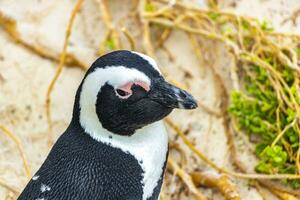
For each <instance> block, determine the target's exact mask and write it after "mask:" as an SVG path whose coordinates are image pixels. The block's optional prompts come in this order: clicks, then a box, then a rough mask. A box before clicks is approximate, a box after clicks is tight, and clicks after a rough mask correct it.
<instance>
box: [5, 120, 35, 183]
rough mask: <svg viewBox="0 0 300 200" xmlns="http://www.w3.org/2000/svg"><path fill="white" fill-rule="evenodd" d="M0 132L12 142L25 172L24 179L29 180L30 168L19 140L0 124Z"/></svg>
mask: <svg viewBox="0 0 300 200" xmlns="http://www.w3.org/2000/svg"><path fill="white" fill-rule="evenodd" d="M0 130H1V131H2V132H3V133H4V134H5V135H6V136H8V137H9V138H10V139H11V140H12V141H14V143H15V144H16V146H17V149H18V151H19V153H20V156H21V158H22V160H23V165H24V171H25V175H26V177H27V178H28V179H29V178H31V172H30V167H29V164H28V161H27V158H26V155H25V152H24V149H23V147H22V143H21V140H20V139H19V138H18V137H17V136H16V134H14V133H12V132H11V131H10V130H9V129H7V128H6V127H5V126H3V125H1V124H0Z"/></svg>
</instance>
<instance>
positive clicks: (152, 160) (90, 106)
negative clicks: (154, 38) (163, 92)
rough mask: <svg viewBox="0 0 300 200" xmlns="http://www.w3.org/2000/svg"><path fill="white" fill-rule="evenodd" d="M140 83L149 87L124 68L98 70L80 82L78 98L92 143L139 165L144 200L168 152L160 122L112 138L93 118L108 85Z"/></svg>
mask: <svg viewBox="0 0 300 200" xmlns="http://www.w3.org/2000/svg"><path fill="white" fill-rule="evenodd" d="M132 80H141V81H145V82H147V81H148V83H149V85H150V80H149V78H148V77H147V76H146V75H145V74H143V73H142V72H140V71H137V70H135V69H129V68H125V67H108V68H104V69H103V68H99V69H96V70H95V71H94V72H92V73H91V74H89V75H88V76H87V77H86V79H85V80H84V82H83V85H82V91H81V94H80V103H79V104H80V124H81V126H82V127H83V128H84V130H85V131H86V132H87V133H88V134H89V135H90V136H91V137H92V138H94V139H95V140H97V141H100V142H103V143H105V144H108V145H111V146H113V147H115V148H119V149H121V150H122V151H124V152H129V153H130V154H131V155H133V156H134V157H135V158H136V160H138V161H142V162H139V164H140V166H141V168H142V169H143V171H144V174H143V180H142V184H143V200H146V199H147V198H148V197H150V196H151V195H152V193H153V190H154V188H155V187H156V186H157V183H158V180H159V179H160V177H161V175H162V173H163V166H164V163H165V161H166V154H167V150H168V135H167V132H166V130H165V127H164V125H163V123H162V122H161V121H159V122H156V123H153V124H150V125H148V126H146V127H144V128H142V129H139V130H137V131H136V133H135V134H133V135H132V136H121V135H116V134H113V135H114V136H113V137H112V138H109V135H112V133H111V132H109V131H108V130H106V129H104V128H103V127H102V125H101V123H100V122H99V118H98V116H97V114H96V106H95V105H96V101H97V94H98V93H99V91H100V90H101V87H102V86H103V85H104V84H105V83H106V82H108V83H109V84H112V85H113V86H119V85H122V84H124V83H126V82H128V81H132Z"/></svg>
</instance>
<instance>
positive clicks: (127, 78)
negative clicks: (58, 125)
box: [19, 51, 197, 200]
mask: <svg viewBox="0 0 300 200" xmlns="http://www.w3.org/2000/svg"><path fill="white" fill-rule="evenodd" d="M196 107H197V104H196V102H195V100H194V99H193V97H192V96H191V95H190V94H188V93H187V92H185V91H183V90H181V89H179V88H177V87H175V86H173V85H171V84H169V83H167V82H166V81H165V80H164V78H163V77H162V75H161V73H160V71H159V69H158V67H157V64H156V63H155V61H154V60H153V59H152V58H150V57H148V56H146V55H144V54H140V53H137V52H131V51H115V52H112V53H109V54H106V55H104V56H102V57H100V58H99V59H97V60H96V61H95V62H94V63H93V65H92V66H91V67H90V69H89V70H88V71H87V73H86V75H85V77H84V79H83V81H82V83H81V84H80V86H79V88H78V90H77V93H76V97H75V103H74V109H73V117H72V121H71V123H70V125H69V127H68V128H67V130H66V131H65V132H64V133H63V134H62V136H61V137H60V138H59V139H58V141H57V142H56V143H55V145H54V146H53V148H52V150H51V152H50V153H49V155H48V157H47V159H46V160H45V162H44V163H43V165H42V166H41V168H40V169H39V170H38V171H37V172H36V174H35V176H34V177H33V178H32V179H31V180H30V182H29V183H28V185H27V186H26V187H25V189H24V191H23V192H22V193H21V195H20V197H19V200H74V199H79V200H81V199H82V200H83V199H84V200H89V199H93V200H94V199H95V200H100V199H101V200H102V199H103V200H157V199H158V197H159V193H160V188H161V184H162V180H163V174H164V169H165V165H166V160H167V154H168V137H167V132H166V130H165V127H164V125H163V124H162V122H161V121H160V120H161V119H163V118H164V117H165V116H167V115H168V114H169V113H170V112H171V111H172V110H173V109H174V108H185V109H193V108H196Z"/></svg>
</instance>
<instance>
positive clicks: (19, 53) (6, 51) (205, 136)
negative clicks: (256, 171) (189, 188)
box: [0, 0, 300, 200]
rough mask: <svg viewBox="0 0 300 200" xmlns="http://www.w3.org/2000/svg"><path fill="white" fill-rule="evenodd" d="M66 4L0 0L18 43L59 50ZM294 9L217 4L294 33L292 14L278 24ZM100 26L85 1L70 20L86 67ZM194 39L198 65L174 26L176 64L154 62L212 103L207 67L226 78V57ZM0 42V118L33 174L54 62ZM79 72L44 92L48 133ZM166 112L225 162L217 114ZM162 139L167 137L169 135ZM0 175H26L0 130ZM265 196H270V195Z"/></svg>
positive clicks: (62, 113)
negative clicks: (48, 109)
mask: <svg viewBox="0 0 300 200" xmlns="http://www.w3.org/2000/svg"><path fill="white" fill-rule="evenodd" d="M74 2H75V1H61V0H53V1H46V0H27V1H18V2H17V1H13V0H1V1H0V11H1V12H3V13H5V14H6V15H8V16H10V17H11V18H13V19H15V20H16V21H17V22H18V25H17V28H18V31H19V32H20V33H21V35H22V38H24V39H25V40H26V41H28V42H30V43H32V44H38V45H40V46H43V48H44V49H46V50H47V51H49V52H52V53H53V54H58V52H59V51H60V50H61V48H62V44H63V38H64V32H65V27H66V23H67V20H68V17H69V13H70V11H71V9H72V6H73V5H74ZM126 2H130V1H126ZM122 3H123V1H122ZM123 5H124V4H123ZM123 5H121V4H120V3H119V2H118V1H116V0H114V1H112V6H111V9H112V10H113V12H112V13H114V14H115V16H117V14H118V16H117V17H119V15H122V13H123V12H124V9H123V7H124V6H123ZM199 5H200V6H205V3H204V2H203V1H199ZM299 7H300V0H293V1H289V0H286V1H283V0H278V1H277V0H251V1H247V0H238V1H229V0H228V1H222V8H223V9H225V10H228V11H234V12H236V13H239V14H241V15H248V16H253V17H258V18H259V19H265V20H267V21H269V22H270V23H271V24H272V25H273V26H274V27H275V30H278V31H284V32H292V33H300V17H299V18H298V20H297V21H296V23H298V24H296V25H294V24H293V23H292V22H290V21H289V22H286V23H283V21H284V19H286V18H287V17H289V16H290V15H291V13H292V12H293V11H294V10H295V9H297V8H299ZM120 10H122V11H123V12H120ZM125 12H126V9H125ZM104 32H105V29H104V28H103V24H102V22H101V13H100V12H99V6H98V5H97V3H96V2H95V1H86V2H85V3H84V6H83V8H82V10H81V12H80V13H79V15H78V17H77V19H76V23H75V27H74V31H73V34H72V37H71V42H70V47H69V51H70V52H71V53H73V54H74V55H76V56H77V57H78V58H80V60H81V61H82V62H83V63H85V64H86V65H90V64H91V63H92V62H93V61H94V59H95V58H96V57H97V55H96V50H97V49H98V44H99V42H100V41H101V38H103V36H104ZM202 43H203V47H204V48H202V49H205V51H203V52H202V53H203V55H204V59H203V62H201V63H200V62H199V61H197V59H196V57H195V56H194V52H193V49H192V47H191V46H190V44H189V42H188V38H187V36H186V35H184V34H183V33H181V32H175V33H174V34H172V36H171V37H170V38H169V39H168V41H167V46H168V47H169V48H170V49H171V52H172V54H173V55H175V63H176V65H170V62H169V61H168V59H167V58H166V55H165V54H164V53H163V52H158V53H157V57H158V58H159V64H160V66H163V67H164V68H165V70H166V71H167V72H168V74H169V76H170V77H172V78H174V79H176V80H177V81H179V82H182V83H183V84H184V85H185V86H186V87H187V88H189V91H190V92H191V93H192V94H194V95H195V96H196V97H197V99H199V100H200V101H201V102H203V103H204V104H205V105H206V106H208V107H210V108H212V109H214V108H215V107H217V105H218V103H220V102H219V100H218V99H217V98H216V91H215V85H214V82H215V80H214V79H213V76H212V72H211V67H216V68H217V69H219V70H220V73H223V74H222V75H223V76H227V74H226V72H222V71H221V69H223V68H226V67H228V66H230V65H231V64H232V61H231V58H230V56H229V54H228V52H227V51H226V49H224V47H223V46H222V45H220V44H217V43H211V42H207V41H205V40H203V41H202ZM0 47H1V48H0V123H1V124H4V125H5V126H7V127H8V128H9V129H10V130H12V131H13V132H14V133H15V134H16V135H18V136H19V137H20V138H21V141H22V144H23V146H24V149H25V152H26V155H27V157H28V160H29V162H30V166H31V169H32V173H34V172H35V171H36V170H37V169H38V168H39V166H40V164H41V163H42V162H43V160H44V159H45V157H46V155H47V153H48V151H49V148H48V146H47V140H46V138H47V133H48V128H47V123H46V116H45V108H44V106H45V96H46V90H47V86H48V84H49V83H50V80H51V79H52V77H53V75H54V70H55V66H56V65H57V63H55V62H53V61H50V60H47V59H44V58H41V57H39V56H37V55H34V54H32V52H30V51H28V50H26V49H24V48H23V47H21V46H19V45H17V44H15V43H14V42H13V41H12V40H11V39H10V38H9V36H8V35H7V34H6V33H5V32H4V31H3V30H2V29H0ZM187 72H189V73H191V74H193V77H192V78H185V74H186V73H187ZM83 75H84V72H83V71H82V70H81V69H78V68H71V67H66V68H64V70H63V73H62V75H61V77H60V79H59V81H58V82H57V85H56V86H55V90H54V92H53V94H52V97H53V98H52V102H53V103H52V113H53V121H54V133H55V138H57V137H58V136H59V135H60V134H61V133H62V132H63V131H64V129H65V128H66V126H67V125H68V123H69V121H70V118H71V114H72V106H73V101H74V94H75V91H76V89H77V87H78V84H79V83H80V81H81V79H82V77H83ZM226 86H227V87H229V88H230V87H231V86H230V83H226ZM171 117H172V118H173V119H174V120H175V121H176V122H178V123H179V124H180V125H181V127H182V129H183V130H185V129H187V128H189V127H193V131H191V133H190V135H189V137H190V139H192V140H194V141H195V143H196V144H197V147H198V148H199V149H201V150H202V151H203V152H204V153H205V154H206V155H207V156H208V157H209V158H210V159H211V160H213V161H214V162H215V163H217V164H218V165H220V166H225V167H227V168H232V166H231V164H230V158H229V153H228V150H227V145H226V137H225V134H224V130H223V126H222V122H221V120H220V119H217V118H213V117H211V116H209V115H208V114H207V113H206V112H204V111H203V110H201V108H200V109H198V110H196V111H191V112H189V113H187V112H185V111H175V112H173V113H172V114H171ZM183 119H184V120H183ZM170 138H173V136H172V135H170ZM176 142H178V143H180V141H176ZM240 145H241V146H243V145H244V144H240ZM243 151H245V152H247V150H243ZM174 156H175V155H174ZM245 159H246V162H248V163H254V162H252V160H249V159H250V158H249V157H246V156H245ZM251 159H253V158H251ZM200 163H201V162H200ZM196 165H197V167H198V168H200V169H201V170H209V168H207V167H206V166H205V165H204V164H203V163H201V164H199V161H195V160H191V161H189V167H190V168H194V167H195V166H196ZM0 179H1V180H5V181H6V182H7V183H9V184H10V185H12V186H14V187H16V188H19V189H21V188H23V187H24V185H25V184H26V181H27V180H26V177H25V175H24V170H23V165H22V162H21V159H20V157H19V154H18V152H17V151H16V147H15V145H14V144H13V143H12V142H11V141H10V140H8V139H7V137H5V136H3V135H0ZM233 181H234V182H235V183H236V184H237V186H238V190H239V192H240V194H241V195H242V199H245V200H259V199H261V197H260V195H259V194H258V192H257V191H256V190H255V189H254V188H252V187H250V186H249V184H248V182H247V181H241V180H233ZM173 189H174V188H165V191H168V192H171V191H172V190H173ZM201 191H202V192H203V193H204V194H206V195H207V196H208V197H210V198H212V199H223V197H222V196H220V195H219V194H218V193H217V192H216V191H215V190H213V189H201ZM266 193H267V192H266ZM4 195H5V193H4V190H3V189H1V188H0V199H3V198H4ZM269 199H276V198H275V197H273V196H270V197H269Z"/></svg>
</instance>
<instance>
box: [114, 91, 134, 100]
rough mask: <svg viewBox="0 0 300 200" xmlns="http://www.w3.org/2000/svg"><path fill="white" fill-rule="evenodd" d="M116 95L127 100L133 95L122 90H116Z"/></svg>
mask: <svg viewBox="0 0 300 200" xmlns="http://www.w3.org/2000/svg"><path fill="white" fill-rule="evenodd" d="M116 94H117V96H118V97H120V98H121V99H127V98H129V97H130V96H131V94H132V93H131V92H129V91H125V90H122V89H116Z"/></svg>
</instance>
